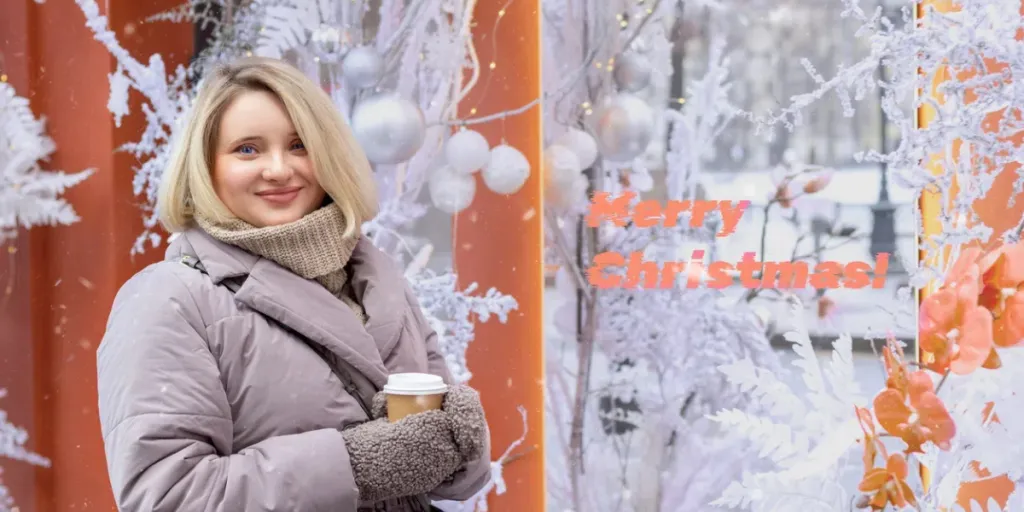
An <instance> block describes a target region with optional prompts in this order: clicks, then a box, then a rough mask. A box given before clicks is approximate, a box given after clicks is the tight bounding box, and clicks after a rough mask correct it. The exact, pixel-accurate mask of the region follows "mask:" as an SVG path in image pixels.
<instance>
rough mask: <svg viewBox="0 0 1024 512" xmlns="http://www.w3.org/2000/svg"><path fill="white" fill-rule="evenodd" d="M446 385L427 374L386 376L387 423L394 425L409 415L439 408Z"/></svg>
mask: <svg viewBox="0 0 1024 512" xmlns="http://www.w3.org/2000/svg"><path fill="white" fill-rule="evenodd" d="M447 392H448V385H447V384H445V383H444V379H442V378H441V377H438V376H437V375H430V374H429V373H395V374H392V375H389V376H388V383H387V384H385V385H384V394H385V395H387V400H388V421H390V422H392V423H394V422H396V421H398V420H400V419H402V418H404V417H406V416H408V415H410V414H416V413H420V412H425V411H430V410H434V409H440V408H441V402H442V401H444V394H445V393H447Z"/></svg>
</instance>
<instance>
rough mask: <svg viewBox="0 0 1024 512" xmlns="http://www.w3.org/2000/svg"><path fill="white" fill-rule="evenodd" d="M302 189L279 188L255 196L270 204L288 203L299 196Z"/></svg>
mask: <svg viewBox="0 0 1024 512" xmlns="http://www.w3.org/2000/svg"><path fill="white" fill-rule="evenodd" d="M300 190H302V187H289V188H279V189H275V190H267V191H264V192H257V193H256V195H257V196H259V197H260V198H262V199H265V200H267V201H270V202H272V203H289V202H291V201H292V200H293V199H295V198H296V197H297V196H298V195H299V191H300Z"/></svg>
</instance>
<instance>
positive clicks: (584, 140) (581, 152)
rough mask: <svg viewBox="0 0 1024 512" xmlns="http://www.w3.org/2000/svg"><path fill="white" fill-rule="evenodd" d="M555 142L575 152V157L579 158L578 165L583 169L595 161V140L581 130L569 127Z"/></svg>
mask: <svg viewBox="0 0 1024 512" xmlns="http://www.w3.org/2000/svg"><path fill="white" fill-rule="evenodd" d="M555 144H558V145H559V146H564V147H567V148H569V149H571V150H572V152H573V153H576V157H577V158H579V160H580V167H581V168H583V169H588V168H590V166H591V165H594V162H596V161H597V141H595V140H594V137H592V136H591V135H590V134H589V133H587V132H585V131H583V130H580V129H578V128H569V130H568V131H566V132H565V133H563V134H562V136H561V137H559V138H558V140H556V141H555Z"/></svg>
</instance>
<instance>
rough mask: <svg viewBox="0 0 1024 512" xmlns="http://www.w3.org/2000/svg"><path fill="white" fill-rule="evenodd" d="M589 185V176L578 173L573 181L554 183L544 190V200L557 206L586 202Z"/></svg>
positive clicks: (571, 205) (567, 206)
mask: <svg viewBox="0 0 1024 512" xmlns="http://www.w3.org/2000/svg"><path fill="white" fill-rule="evenodd" d="M589 186H590V182H589V181H588V180H587V177H586V176H584V175H582V174H577V175H576V177H575V178H573V179H572V180H571V181H568V182H563V183H552V184H551V186H550V187H549V188H548V189H547V190H545V191H544V201H545V203H546V204H549V205H551V206H554V207H555V208H572V207H573V206H574V205H577V204H580V203H583V202H586V200H587V188H588V187H589Z"/></svg>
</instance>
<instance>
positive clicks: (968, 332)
mask: <svg viewBox="0 0 1024 512" xmlns="http://www.w3.org/2000/svg"><path fill="white" fill-rule="evenodd" d="M961 329H962V330H963V332H962V333H961V334H960V339H959V340H958V341H957V347H958V348H959V349H960V351H959V352H958V353H957V355H956V357H954V358H953V361H952V362H951V363H950V365H949V369H950V370H952V371H953V373H956V374H958V375H966V374H968V373H971V372H973V371H974V370H977V369H978V368H979V367H981V365H982V363H984V362H985V359H988V353H989V351H990V350H991V349H992V313H991V312H990V311H989V310H987V309H985V308H983V307H980V306H977V307H974V308H971V309H970V310H968V311H967V312H966V314H965V315H964V322H963V325H961Z"/></svg>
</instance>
